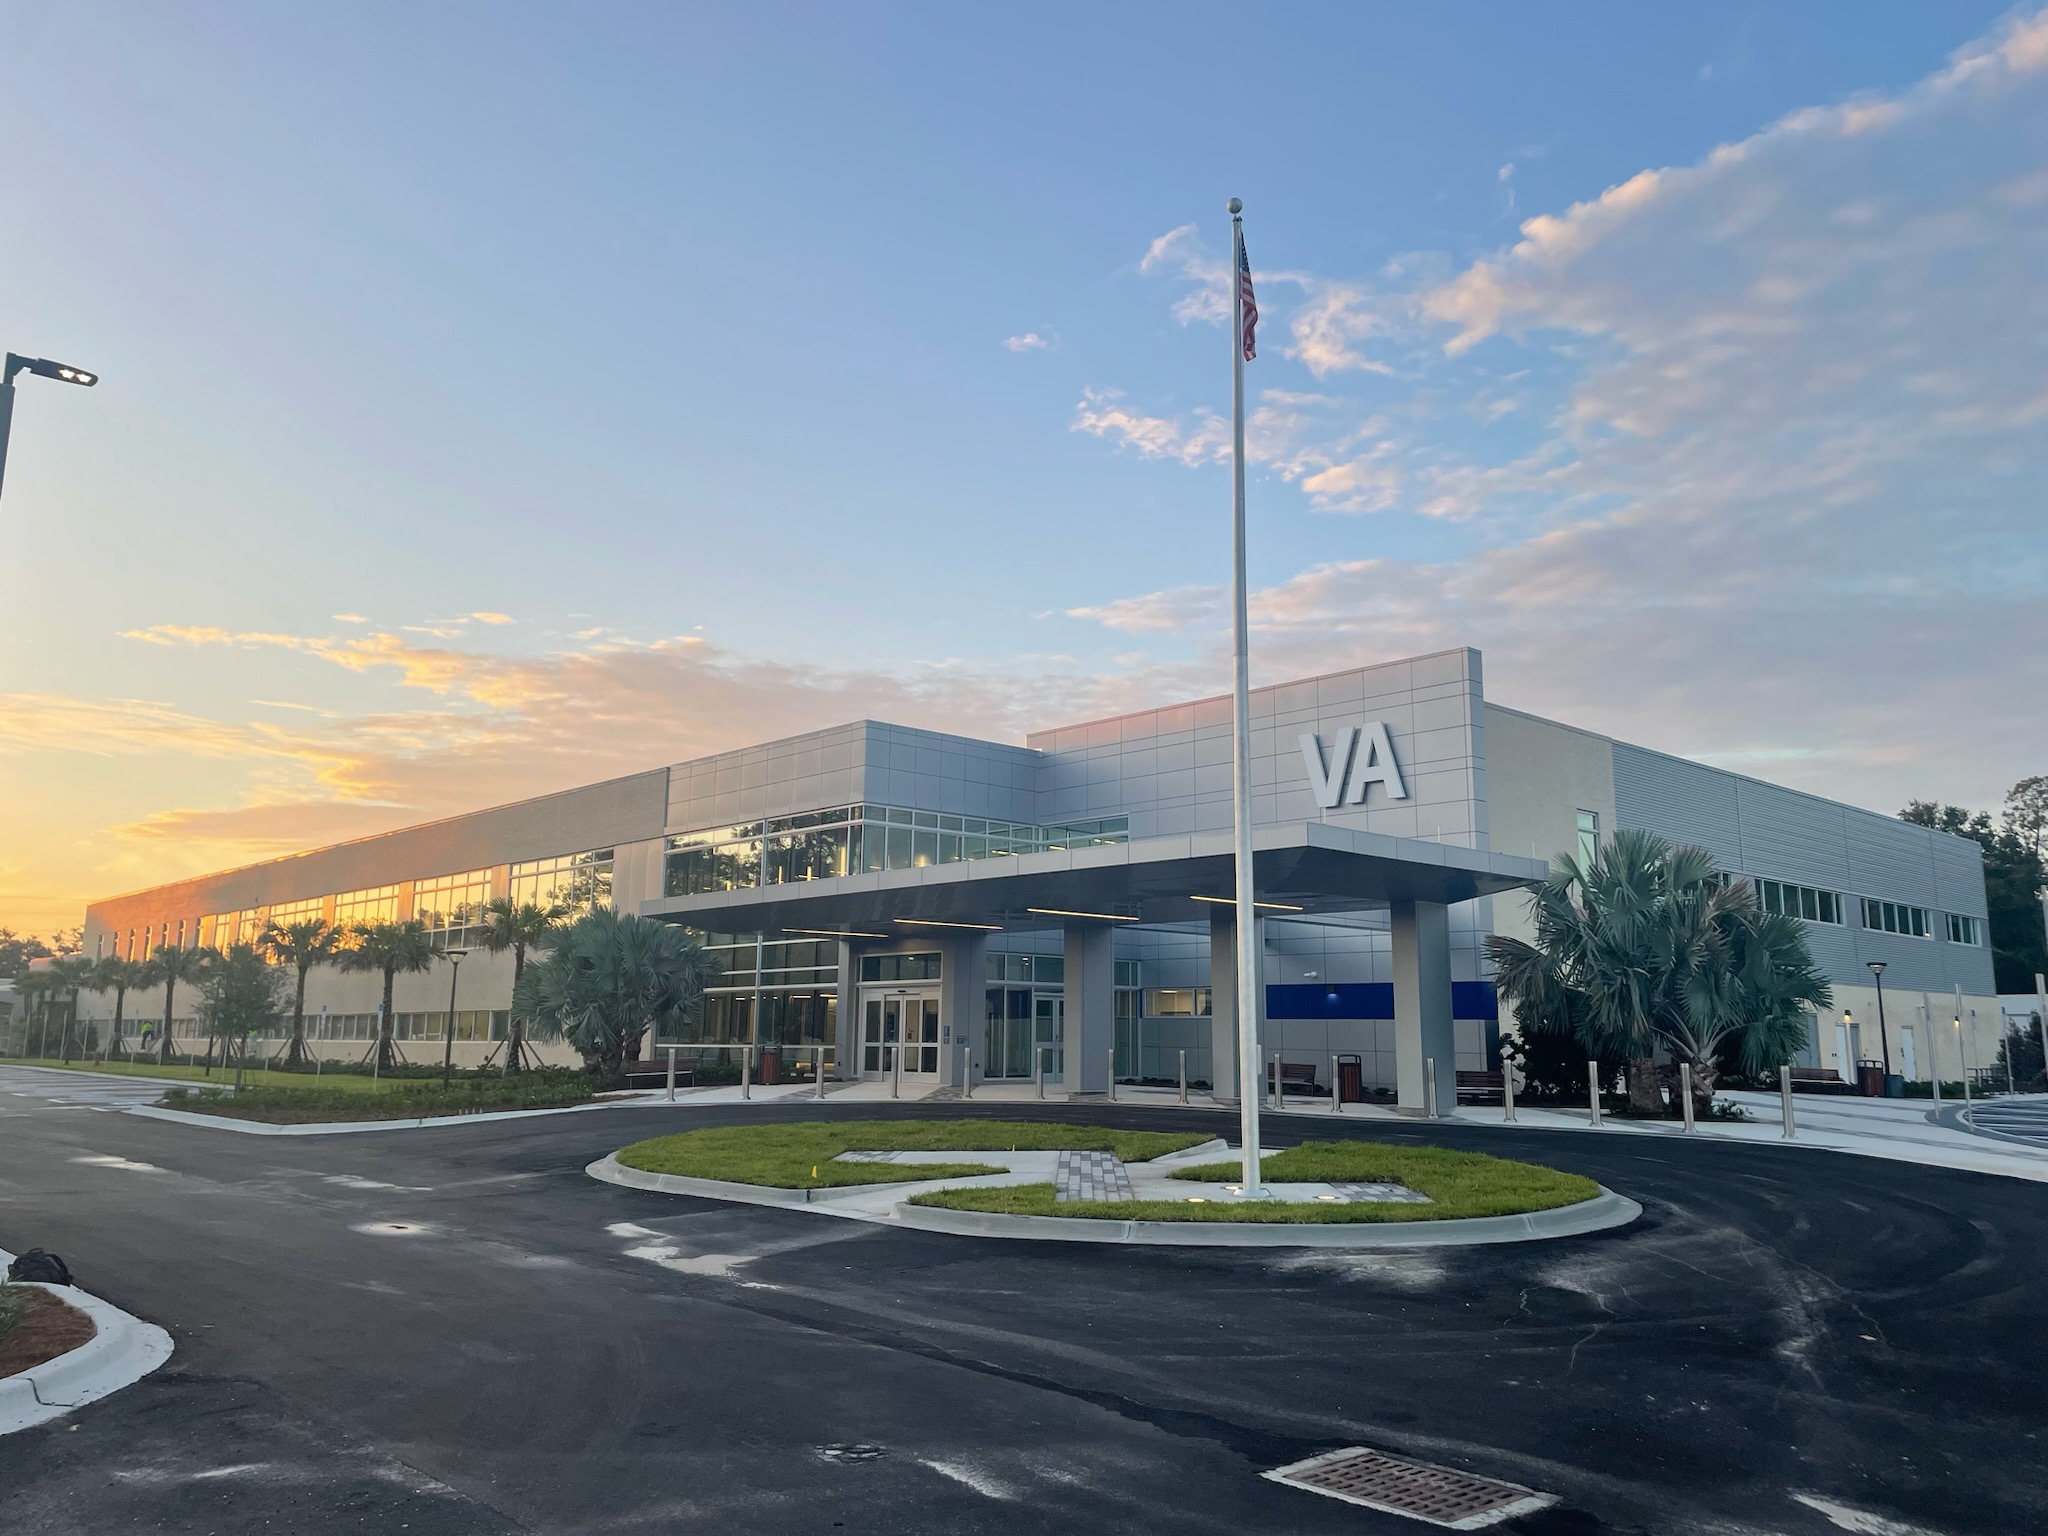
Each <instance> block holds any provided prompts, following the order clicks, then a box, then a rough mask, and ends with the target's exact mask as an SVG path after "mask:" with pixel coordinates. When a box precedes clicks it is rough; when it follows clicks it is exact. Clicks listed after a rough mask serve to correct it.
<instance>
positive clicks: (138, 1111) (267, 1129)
mask: <svg viewBox="0 0 2048 1536" xmlns="http://www.w3.org/2000/svg"><path fill="white" fill-rule="evenodd" d="M44 1070H46V1071H47V1070H53V1069H50V1068H45V1069H44ZM173 1086H175V1087H179V1088H189V1087H190V1086H191V1084H190V1083H177V1084H174V1085H173ZM741 1102H753V1103H759V1104H762V1105H772V1104H776V1103H789V1102H791V1101H790V1100H789V1099H787V1098H783V1099H779V1100H778V1099H773V1098H762V1099H758V1100H752V1101H741ZM686 1104H687V1101H686V1100H684V1099H677V1100H676V1101H675V1102H674V1103H673V1104H671V1103H670V1102H669V1101H668V1100H667V1099H662V1098H655V1099H597V1100H594V1101H592V1102H591V1103H588V1104H563V1105H559V1106H558V1107H556V1108H554V1109H492V1110H486V1111H485V1112H484V1113H482V1114H479V1115H422V1116H420V1117H419V1118H417V1119H413V1120H326V1121H319V1122H316V1123H313V1124H309V1125H271V1124H270V1123H268V1122H267V1121H263V1120H240V1119H237V1118H236V1117H235V1116H233V1115H198V1114H194V1113H192V1112H191V1111H190V1110H185V1109H161V1108H159V1107H158V1106H156V1105H154V1104H130V1105H128V1106H126V1107H125V1108H123V1110H122V1111H121V1112H122V1113H123V1114H128V1115H141V1116H143V1117H144V1118H145V1119H149V1120H169V1121H172V1122H174V1123H176V1124H178V1125H203V1126H206V1127H208V1128H209V1129H211V1130H216V1131H235V1132H238V1133H240V1134H241V1135H244V1136H352V1135H357V1134H359V1133H361V1132H364V1131H424V1130H432V1129H434V1128H435V1127H436V1126H449V1125H481V1124H484V1123H485V1122H488V1121H492V1120H533V1119H537V1118H538V1117H540V1116H542V1115H581V1114H588V1113H589V1112H590V1111H592V1110H599V1109H682V1108H684V1107H686ZM720 1107H723V1106H720Z"/></svg>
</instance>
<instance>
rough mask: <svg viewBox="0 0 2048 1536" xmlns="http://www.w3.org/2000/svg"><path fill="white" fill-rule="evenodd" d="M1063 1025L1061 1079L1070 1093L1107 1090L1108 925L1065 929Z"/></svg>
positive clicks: (1112, 1018)
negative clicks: (1064, 1010) (1065, 974)
mask: <svg viewBox="0 0 2048 1536" xmlns="http://www.w3.org/2000/svg"><path fill="white" fill-rule="evenodd" d="M1066 962H1067V981H1066V1022H1065V1027H1064V1029H1063V1031H1062V1034H1061V1041H1062V1053H1061V1054H1062V1055H1063V1056H1064V1057H1065V1060H1064V1061H1063V1062H1062V1063H1061V1071H1062V1073H1063V1074H1064V1076H1063V1078H1062V1081H1063V1082H1064V1083H1065V1084H1066V1089H1067V1092H1069V1093H1108V1092H1109V1052H1110V1048H1111V1047H1112V1046H1114V1045H1115V1044H1116V942H1115V936H1114V934H1113V933H1112V932H1111V925H1110V924H1108V923H1069V924H1067V927H1066Z"/></svg>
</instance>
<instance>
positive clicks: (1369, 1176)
mask: <svg viewBox="0 0 2048 1536" xmlns="http://www.w3.org/2000/svg"><path fill="white" fill-rule="evenodd" d="M1239 1171H1240V1170H1239V1168H1238V1165H1237V1164H1236V1163H1203V1164H1200V1165H1198V1166H1196V1167H1193V1168H1189V1169H1186V1170H1185V1171H1178V1172H1176V1173H1175V1174H1174V1175H1173V1176H1174V1177H1175V1178H1177V1179H1193V1180H1197V1181H1199V1182H1202V1183H1208V1184H1227V1183H1232V1182H1234V1181H1235V1180H1236V1179H1237V1176H1238V1173H1239ZM1261 1171H1262V1172H1263V1173H1264V1175H1265V1176H1266V1177H1267V1178H1269V1179H1272V1180H1274V1181H1275V1182H1278V1183H1287V1184H1291V1183H1343V1184H1350V1183H1375V1184H1405V1185H1407V1186H1408V1188H1410V1189H1412V1190H1415V1191H1417V1192H1418V1193H1420V1194H1425V1195H1427V1196H1429V1198H1430V1201H1431V1203H1430V1204H1428V1205H1421V1204H1411V1203H1405V1202H1394V1201H1377V1200H1375V1201H1358V1202H1354V1203H1350V1204H1331V1205H1325V1204H1321V1203H1319V1202H1311V1203H1308V1204H1288V1203H1283V1202H1281V1201H1278V1200H1272V1201H1258V1202H1255V1203H1250V1204H1244V1205H1225V1204H1220V1203H1218V1202H1215V1201H1208V1202H1205V1203H1203V1204H1199V1205H1197V1204H1191V1203H1190V1202H1188V1201H1185V1200H1122V1201H1113V1202H1112V1201H1086V1202H1083V1201H1069V1202H1065V1203H1061V1202H1059V1201H1056V1200H1055V1199H1054V1198H1053V1195H1054V1190H1053V1186H1052V1185H1050V1184H1010V1185H1005V1186H1003V1187H1001V1188H998V1189H941V1190H933V1191H931V1192H930V1193H928V1194H922V1195H915V1196H913V1197H912V1198H911V1203H912V1204H913V1205H937V1206H944V1207H947V1208H948V1209H951V1210H956V1211H998V1212H1001V1213H1003V1214H1005V1215H1011V1216H1078V1217H1083V1218H1091V1217H1092V1218H1099V1219H1102V1220H1108V1221H1259V1222H1314V1223H1321V1222H1361V1221H1449V1220H1451V1219H1453V1218H1455V1217H1461V1216H1512V1215H1520V1214H1522V1213H1524V1212H1527V1211H1547V1210H1552V1209H1554V1208H1556V1207H1557V1206H1561V1205H1576V1204H1578V1202H1580V1201H1581V1200H1590V1199H1592V1198H1593V1197H1594V1196H1595V1195H1597V1194H1598V1193H1599V1192H1600V1190H1599V1186H1598V1185H1596V1184H1595V1183H1594V1182H1593V1181H1592V1180H1591V1179H1585V1178H1580V1177H1579V1176H1578V1175H1577V1174H1575V1173H1559V1172H1558V1171H1557V1170H1556V1169H1555V1168H1543V1167H1539V1166H1537V1165H1536V1164H1534V1163H1517V1162H1510V1161H1509V1160H1508V1159H1506V1158H1501V1157H1488V1156H1487V1155H1486V1154H1485V1153H1483V1152H1452V1151H1450V1150H1448V1149H1446V1148H1443V1147H1397V1146H1384V1145H1381V1144H1378V1143H1375V1142H1369V1141H1326V1142H1310V1143H1308V1144H1306V1145H1304V1146H1299V1147H1290V1148H1289V1149H1288V1150H1287V1151H1285V1152H1276V1153H1274V1154H1273V1155H1272V1156H1271V1157H1269V1158H1266V1159H1265V1160H1264V1162H1263V1163H1262V1164H1261Z"/></svg>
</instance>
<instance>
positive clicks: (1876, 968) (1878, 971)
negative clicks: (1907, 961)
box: [1863, 960, 1885, 976]
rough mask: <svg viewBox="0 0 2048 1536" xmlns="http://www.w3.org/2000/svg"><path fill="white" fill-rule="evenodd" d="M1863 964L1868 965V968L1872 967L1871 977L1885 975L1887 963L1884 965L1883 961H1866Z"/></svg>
mask: <svg viewBox="0 0 2048 1536" xmlns="http://www.w3.org/2000/svg"><path fill="white" fill-rule="evenodd" d="M1863 963H1864V964H1865V965H1867V966H1869V967H1870V974H1871V975H1873V976H1882V975H1883V974H1884V964H1885V963H1884V961H1882V960H1866V961H1864V962H1863Z"/></svg>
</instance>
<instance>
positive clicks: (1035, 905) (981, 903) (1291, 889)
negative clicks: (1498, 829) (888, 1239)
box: [640, 821, 1548, 937]
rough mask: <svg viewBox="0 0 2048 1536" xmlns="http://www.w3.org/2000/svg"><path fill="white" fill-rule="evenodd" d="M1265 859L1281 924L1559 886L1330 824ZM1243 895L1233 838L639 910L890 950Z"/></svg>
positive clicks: (1270, 840) (699, 924) (1541, 867)
mask: <svg viewBox="0 0 2048 1536" xmlns="http://www.w3.org/2000/svg"><path fill="white" fill-rule="evenodd" d="M1253 848H1254V864H1255V868H1256V872H1257V889H1258V899H1259V904H1260V906H1261V908H1262V909H1263V910H1267V911H1273V912H1302V913H1311V914H1312V913H1318V912H1341V911H1355V910H1357V909H1358V908H1360V907H1369V906H1378V905H1382V904H1385V903H1392V902H1429V903H1436V904H1441V905H1450V904H1453V903H1456V902H1461V901H1470V900H1472V899H1473V898H1474V897H1478V896H1490V895H1494V894H1497V893H1498V892H1502V891H1509V890H1514V889H1517V888H1520V887H1525V886H1528V885H1530V884H1533V883H1534V882H1536V881H1538V880H1540V879H1542V878H1543V877H1544V875H1545V874H1547V873H1548V867H1547V866H1546V865H1545V864H1544V863H1543V862H1542V861H1541V860H1537V859H1526V858H1521V857H1519V856H1517V855H1514V854H1504V853H1492V852H1489V851H1487V850H1485V849H1477V848H1462V847H1458V846H1455V845H1453V844H1448V843H1435V842H1426V841H1423V840H1421V839H1418V838H1399V837H1387V836H1383V835H1380V834H1377V833H1371V832H1361V831H1356V830H1353V829H1351V828H1348V827H1343V826H1337V825H1332V824H1330V823H1327V822H1320V821H1315V822H1297V823H1293V824H1289V825H1285V826H1277V827H1262V828H1259V829H1258V830H1257V831H1256V832H1255V834H1254V836H1253ZM1232 884H1233V881H1232V854H1231V837H1230V834H1229V833H1227V832H1224V833H1202V834H1197V835H1190V836H1182V837H1152V838H1142V839H1139V840H1136V841H1133V842H1129V843H1121V844H1113V845H1109V846H1101V847H1082V848H1073V849H1063V850H1052V851H1047V852H1044V853H1031V854H1021V855H1017V856H1014V857H1010V858H997V859H979V860H973V861H968V862H961V863H955V864H935V865H928V866H925V867H923V868H918V869H896V870H888V871H886V872H882V873H876V874H860V875H845V876H841V877H839V878H837V879H827V880H805V881H794V882H790V883H787V884H781V885H770V886H762V887H748V888H742V889H737V890H730V891H716V892H710V893H706V894H703V895H695V896H672V897H667V898H664V899H662V900H658V901H650V902H646V903H643V904H642V906H641V908H640V910H641V912H642V914H643V915H645V916H648V917H661V918H667V919H669V920H671V921H675V922H683V923H688V924H689V925H690V926H692V927H695V928H703V929H708V930H712V931H716V932H728V933H732V932H745V933H756V932H764V931H769V930H775V929H783V930H790V931H808V932H814V933H819V934H826V933H841V934H846V935H849V936H856V937H859V936H867V937H881V936H882V935H881V934H880V933H878V932H877V931H876V929H877V925H880V924H885V923H896V922H900V923H904V924H907V925H912V926H915V925H917V924H919V923H926V924H932V925H945V924H960V925H963V926H969V925H971V926H975V927H981V928H985V929H987V930H989V931H998V930H1007V929H1030V928H1046V927H1057V926H1060V925H1061V924H1063V923H1069V922H1073V921H1075V920H1085V919H1088V918H1101V919H1106V920H1109V921H1123V922H1144V923H1189V922H1198V921H1200V922H1206V921H1208V920H1209V919H1210V918H1212V917H1214V916H1215V915H1216V913H1217V906H1218V904H1219V903H1220V904H1223V905H1226V906H1227V905H1229V904H1230V894H1231V889H1232Z"/></svg>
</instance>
